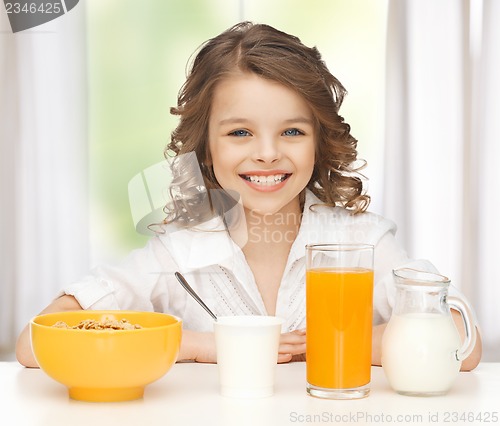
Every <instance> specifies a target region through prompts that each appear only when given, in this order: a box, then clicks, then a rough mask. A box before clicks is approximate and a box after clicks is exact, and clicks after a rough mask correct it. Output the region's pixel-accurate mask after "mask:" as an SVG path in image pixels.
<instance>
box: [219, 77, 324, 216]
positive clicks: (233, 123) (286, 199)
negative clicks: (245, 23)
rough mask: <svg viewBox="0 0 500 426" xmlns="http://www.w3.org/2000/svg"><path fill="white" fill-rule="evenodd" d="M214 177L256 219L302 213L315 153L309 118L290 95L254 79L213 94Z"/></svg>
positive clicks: (228, 82) (231, 82)
mask: <svg viewBox="0 0 500 426" xmlns="http://www.w3.org/2000/svg"><path fill="white" fill-rule="evenodd" d="M209 150H210V155H211V160H212V164H213V168H214V173H215V177H216V178H217V180H218V182H219V184H220V185H221V186H222V188H224V189H225V190H233V191H236V192H238V193H239V194H240V195H241V197H242V201H243V206H244V207H245V208H246V209H247V210H250V211H252V212H255V213H258V214H274V213H277V212H280V211H281V212H297V213H298V212H300V202H299V194H300V192H301V191H302V190H303V189H304V188H305V187H306V185H307V183H308V182H309V180H310V178H311V175H312V172H313V167H314V153H315V137H314V124H313V114H312V111H311V109H310V108H309V106H308V105H307V103H306V102H305V101H304V100H303V99H302V98H301V97H300V96H299V95H298V94H297V93H295V92H294V91H293V90H291V89H289V88H287V87H285V86H283V85H281V84H279V83H276V82H274V81H270V80H266V79H263V78H261V77H258V76H257V75H255V74H252V73H240V74H235V75H234V76H231V77H229V78H227V79H225V80H223V81H221V82H220V83H219V84H218V86H217V87H216V89H215V92H214V99H213V102H212V109H211V114H210V120H209Z"/></svg>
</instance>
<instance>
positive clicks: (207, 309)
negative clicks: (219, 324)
mask: <svg viewBox="0 0 500 426" xmlns="http://www.w3.org/2000/svg"><path fill="white" fill-rule="evenodd" d="M175 277H176V278H177V279H178V280H179V282H180V283H181V286H182V287H184V290H186V291H187V292H188V293H189V294H190V295H191V297H192V298H193V299H194V300H196V301H197V302H198V303H199V304H200V305H201V307H202V308H203V309H205V311H207V312H208V313H209V315H210V316H211V317H212V318H213V319H214V320H215V321H217V317H216V316H215V314H214V313H213V312H212V311H211V310H210V309H209V307H208V306H207V305H205V302H203V300H201V298H200V296H198V294H196V292H195V291H194V290H193V289H192V288H191V286H190V285H189V284H188V283H187V281H186V279H185V278H184V277H183V276H182V274H181V273H180V272H176V273H175Z"/></svg>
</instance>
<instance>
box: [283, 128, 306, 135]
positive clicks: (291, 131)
mask: <svg viewBox="0 0 500 426" xmlns="http://www.w3.org/2000/svg"><path fill="white" fill-rule="evenodd" d="M303 134H304V133H303V132H301V131H300V130H299V129H287V130H285V131H284V132H283V135H284V136H300V135H303Z"/></svg>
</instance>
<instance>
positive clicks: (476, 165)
mask: <svg viewBox="0 0 500 426" xmlns="http://www.w3.org/2000/svg"><path fill="white" fill-rule="evenodd" d="M498 22H500V2H498V1H497V0H459V1H457V0H440V1H437V2H436V1H434V0H419V1H414V0H390V2H389V16H388V32H387V86H386V147H385V152H386V155H385V166H384V172H385V188H384V189H385V191H384V214H385V215H386V216H388V217H391V218H393V219H394V220H395V221H396V222H397V223H398V225H399V236H400V238H401V239H402V242H403V244H404V245H405V247H406V248H407V249H408V251H409V254H410V255H412V256H414V257H423V258H427V259H429V260H431V261H432V262H433V263H434V264H435V265H436V266H437V267H438V268H439V269H440V271H441V272H442V273H443V274H445V275H448V276H450V278H451V279H452V282H453V283H454V285H455V286H457V287H458V288H460V289H461V290H462V292H463V293H464V294H465V295H466V296H467V298H468V299H469V300H470V301H471V302H472V304H473V306H474V308H475V310H476V314H477V317H478V320H479V324H480V326H481V329H482V334H483V341H484V349H485V350H484V359H485V360H495V361H500V328H499V327H498V324H499V323H500V310H499V309H497V308H496V305H497V300H499V299H500V278H499V275H498V273H495V272H497V265H496V263H497V262H498V261H499V257H498V251H499V249H498V247H497V244H498V243H499V240H500V225H499V219H498V218H497V216H498V211H499V210H500V189H499V188H500V177H499V172H498V167H497V165H496V161H498V158H499V157H500V155H499V154H500V147H499V142H498V138H499V135H500V119H499V111H500V80H499V78H498V76H499V75H500V48H499V46H500V26H499V25H498Z"/></svg>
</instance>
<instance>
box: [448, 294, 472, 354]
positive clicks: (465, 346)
mask: <svg viewBox="0 0 500 426" xmlns="http://www.w3.org/2000/svg"><path fill="white" fill-rule="evenodd" d="M446 301H447V303H448V305H449V306H450V307H451V308H454V309H456V310H457V311H458V312H460V315H461V316H462V320H463V322H464V328H465V340H464V342H463V343H462V347H461V348H460V349H458V350H457V351H456V352H455V357H456V358H457V361H463V360H464V359H465V358H467V357H468V356H469V355H470V354H471V353H472V351H473V350H474V346H475V344H476V325H475V323H474V320H473V318H474V317H473V315H472V308H471V307H470V305H469V304H468V303H467V302H466V301H465V300H463V299H459V298H458V297H453V296H451V297H448V298H447V300H446Z"/></svg>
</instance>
